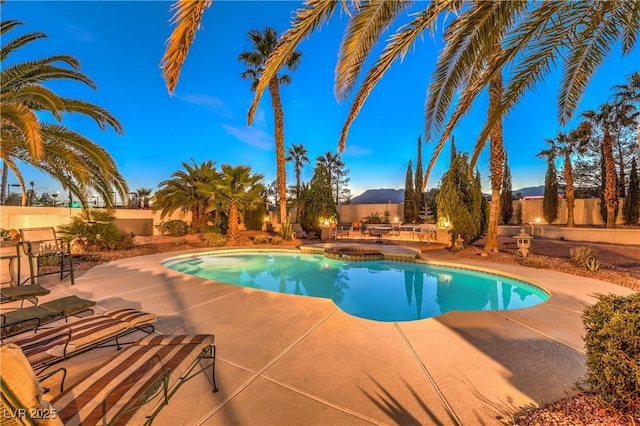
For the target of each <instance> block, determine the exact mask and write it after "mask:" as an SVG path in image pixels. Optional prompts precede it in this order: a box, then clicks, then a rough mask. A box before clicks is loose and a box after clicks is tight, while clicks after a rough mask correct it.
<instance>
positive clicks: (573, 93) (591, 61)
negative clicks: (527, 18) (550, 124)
mask: <svg viewBox="0 0 640 426" xmlns="http://www.w3.org/2000/svg"><path fill="white" fill-rule="evenodd" d="M597 6H598V8H597V9H595V8H592V10H591V11H590V13H589V14H588V15H587V16H585V17H584V18H585V19H584V20H583V21H582V25H581V27H579V28H578V29H577V33H576V35H575V40H572V43H571V50H570V52H568V54H569V56H568V58H566V60H565V64H564V66H563V70H562V80H561V83H560V93H559V94H558V114H559V116H558V121H559V122H560V123H561V124H562V125H564V124H566V122H567V121H568V120H569V119H570V118H571V116H572V115H573V113H574V111H575V110H576V108H577V106H578V103H579V101H580V98H581V97H582V94H583V93H584V91H585V89H586V87H587V84H588V83H589V81H590V80H591V76H592V75H593V73H594V72H595V71H596V69H597V68H598V67H599V66H600V64H601V63H602V61H603V60H604V58H605V56H606V54H607V53H608V52H609V51H610V50H611V48H612V45H613V43H615V41H616V39H617V37H616V36H617V34H616V33H617V32H618V31H617V25H616V23H615V22H614V20H613V19H611V15H612V12H613V9H615V8H617V4H616V3H613V2H598V3H597ZM593 9H595V10H593Z"/></svg>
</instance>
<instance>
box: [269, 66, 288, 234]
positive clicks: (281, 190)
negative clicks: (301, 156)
mask: <svg viewBox="0 0 640 426" xmlns="http://www.w3.org/2000/svg"><path fill="white" fill-rule="evenodd" d="M269 93H270V94H271V104H272V106H273V118H274V131H275V140H276V176H277V180H278V196H279V198H280V223H282V222H283V221H284V220H286V218H287V171H286V168H285V163H286V160H285V155H284V112H283V111H282V102H281V101H280V83H279V82H278V79H277V78H273V79H271V81H270V82H269Z"/></svg>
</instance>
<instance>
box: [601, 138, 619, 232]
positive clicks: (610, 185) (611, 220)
mask: <svg viewBox="0 0 640 426" xmlns="http://www.w3.org/2000/svg"><path fill="white" fill-rule="evenodd" d="M612 139H613V138H612V137H611V134H610V133H609V131H608V130H605V132H604V139H603V141H602V155H603V157H604V173H605V174H604V176H605V180H604V199H605V203H606V205H607V228H608V229H614V228H615V227H616V206H617V204H618V194H617V191H616V162H615V159H614V157H613V143H612V142H613V141H612Z"/></svg>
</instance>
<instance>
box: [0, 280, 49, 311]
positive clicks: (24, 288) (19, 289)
mask: <svg viewBox="0 0 640 426" xmlns="http://www.w3.org/2000/svg"><path fill="white" fill-rule="evenodd" d="M49 293H51V290H49V289H46V288H44V287H42V286H40V285H39V284H31V285H18V286H13V287H2V288H0V303H8V302H15V301H17V300H20V301H21V303H20V307H21V308H22V306H23V305H24V301H25V300H28V301H30V302H31V303H33V304H34V305H37V304H38V296H45V295H47V294H49Z"/></svg>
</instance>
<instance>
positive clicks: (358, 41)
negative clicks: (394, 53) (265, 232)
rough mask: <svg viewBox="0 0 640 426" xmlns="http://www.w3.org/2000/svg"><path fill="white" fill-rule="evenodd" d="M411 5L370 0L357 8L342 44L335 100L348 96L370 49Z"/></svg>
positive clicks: (402, 1) (393, 0) (392, 0)
mask: <svg viewBox="0 0 640 426" xmlns="http://www.w3.org/2000/svg"><path fill="white" fill-rule="evenodd" d="M411 3H412V2H411V1H408V0H371V1H367V2H365V3H364V4H363V5H362V6H361V7H359V8H358V9H357V13H356V14H355V16H353V17H352V18H351V19H350V20H349V23H348V25H347V29H346V31H345V35H344V37H343V39H342V42H341V43H340V51H339V53H338V63H337V64H336V72H335V73H336V77H335V84H334V92H335V96H336V99H338V100H340V101H342V100H344V99H346V98H347V97H348V96H349V94H350V92H351V90H352V89H353V86H354V85H355V83H356V79H357V78H358V75H359V74H360V71H361V69H362V65H363V64H364V61H365V60H366V58H367V57H368V56H369V54H370V53H371V49H373V47H374V46H375V45H376V43H377V42H378V39H379V38H380V36H381V35H382V33H383V32H385V31H386V30H387V28H389V25H391V23H392V22H393V21H394V20H395V19H396V17H397V16H398V15H399V14H400V13H401V12H402V11H403V10H405V9H406V8H407V7H408V6H410V5H411Z"/></svg>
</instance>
